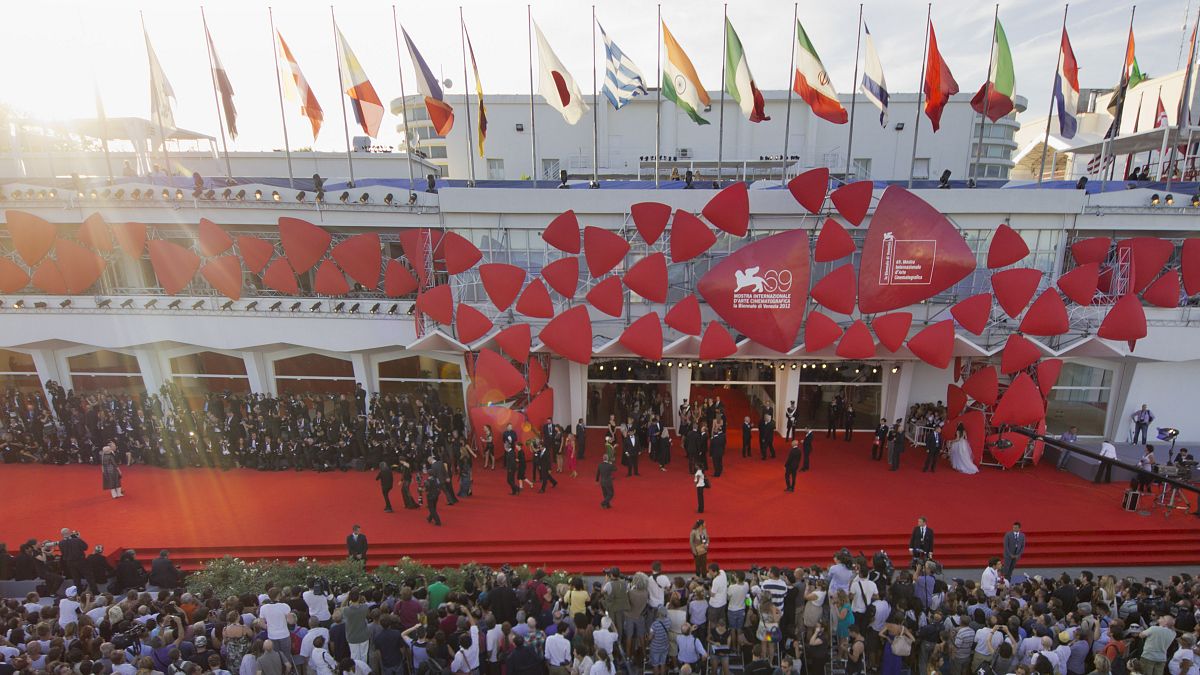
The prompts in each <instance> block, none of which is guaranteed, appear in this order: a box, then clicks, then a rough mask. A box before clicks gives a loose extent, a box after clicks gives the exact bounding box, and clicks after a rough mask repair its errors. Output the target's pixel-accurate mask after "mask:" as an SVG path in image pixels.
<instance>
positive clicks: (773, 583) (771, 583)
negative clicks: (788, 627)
mask: <svg viewBox="0 0 1200 675" xmlns="http://www.w3.org/2000/svg"><path fill="white" fill-rule="evenodd" d="M762 589H763V590H764V591H767V592H768V593H770V594H771V602H774V603H775V606H776V607H778V608H779V609H783V599H784V598H786V597H787V592H788V587H787V584H786V583H784V582H783V579H767V580H766V581H764V582H762Z"/></svg>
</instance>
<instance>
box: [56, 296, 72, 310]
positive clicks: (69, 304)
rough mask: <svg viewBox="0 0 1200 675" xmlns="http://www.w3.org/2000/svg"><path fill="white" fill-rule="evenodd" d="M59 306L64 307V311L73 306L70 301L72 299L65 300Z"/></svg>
mask: <svg viewBox="0 0 1200 675" xmlns="http://www.w3.org/2000/svg"><path fill="white" fill-rule="evenodd" d="M58 306H59V307H62V308H63V309H66V308H68V307H70V306H71V299H70V298H67V299H66V300H63V301H62V302H60V303H58Z"/></svg>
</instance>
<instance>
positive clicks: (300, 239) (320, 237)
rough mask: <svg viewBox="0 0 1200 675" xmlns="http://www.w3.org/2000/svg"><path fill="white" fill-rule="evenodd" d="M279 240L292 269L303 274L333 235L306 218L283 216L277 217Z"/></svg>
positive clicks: (311, 266) (319, 257)
mask: <svg viewBox="0 0 1200 675" xmlns="http://www.w3.org/2000/svg"><path fill="white" fill-rule="evenodd" d="M279 240H280V242H282V243H283V252H284V254H285V255H286V256H287V259H288V264H289V265H290V266H291V268H292V270H293V271H295V272H296V274H304V273H305V272H307V271H309V270H310V269H312V268H313V265H316V264H317V261H318V260H320V259H321V256H323V255H325V251H326V250H327V249H328V248H329V243H330V242H331V241H333V237H332V236H331V235H330V234H329V233H328V232H326V231H325V230H324V229H322V228H320V227H317V226H316V225H313V224H312V223H310V222H308V221H307V220H301V219H299V218H289V217H286V216H285V217H282V218H280V219H279Z"/></svg>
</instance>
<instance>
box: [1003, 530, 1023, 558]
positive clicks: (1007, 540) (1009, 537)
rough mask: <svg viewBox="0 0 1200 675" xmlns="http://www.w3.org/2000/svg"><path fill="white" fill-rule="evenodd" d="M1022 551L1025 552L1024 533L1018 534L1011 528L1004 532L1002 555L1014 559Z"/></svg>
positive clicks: (1018, 556) (1019, 555)
mask: <svg viewBox="0 0 1200 675" xmlns="http://www.w3.org/2000/svg"><path fill="white" fill-rule="evenodd" d="M1023 553H1025V533H1024V532H1022V533H1021V534H1020V536H1018V535H1017V533H1015V532H1013V531H1012V530H1009V531H1008V532H1006V533H1005V534H1004V557H1005V558H1011V559H1012V560H1016V559H1017V558H1020V557H1021V554H1023Z"/></svg>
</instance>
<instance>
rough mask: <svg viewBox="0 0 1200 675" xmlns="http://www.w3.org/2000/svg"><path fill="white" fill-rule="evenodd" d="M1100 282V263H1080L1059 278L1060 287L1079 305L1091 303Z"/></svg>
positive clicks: (1064, 293)
mask: <svg viewBox="0 0 1200 675" xmlns="http://www.w3.org/2000/svg"><path fill="white" fill-rule="evenodd" d="M1099 283H1100V263H1098V262H1090V263H1087V264H1084V265H1080V266H1079V267H1076V268H1075V269H1073V270H1071V271H1070V272H1067V273H1066V274H1064V275H1062V276H1061V277H1059V278H1058V284H1057V285H1058V289H1059V290H1060V291H1062V292H1063V295H1065V296H1067V297H1068V298H1070V299H1071V301H1072V302H1074V303H1075V304H1077V305H1084V306H1087V305H1090V304H1092V299H1093V298H1094V297H1096V286H1097V285H1098V284H1099Z"/></svg>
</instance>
